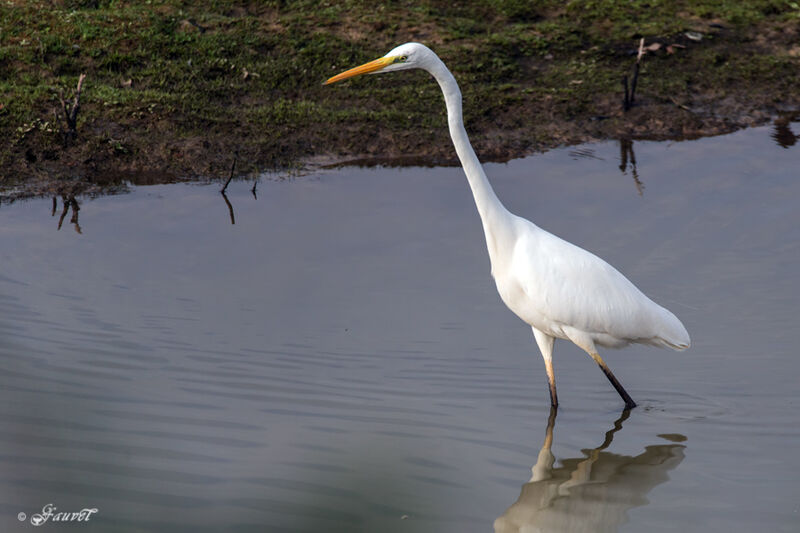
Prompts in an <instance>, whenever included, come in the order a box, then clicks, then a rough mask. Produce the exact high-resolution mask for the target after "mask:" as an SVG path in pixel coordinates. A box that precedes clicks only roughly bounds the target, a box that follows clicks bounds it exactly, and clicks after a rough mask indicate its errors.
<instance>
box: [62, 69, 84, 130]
mask: <svg viewBox="0 0 800 533" xmlns="http://www.w3.org/2000/svg"><path fill="white" fill-rule="evenodd" d="M84 79H86V74H81V75H80V76H79V77H78V87H77V88H76V89H75V98H74V99H73V100H72V101H70V102H67V101H66V100H64V93H63V92H61V93H59V95H58V99H59V100H60V101H61V110H62V112H63V113H64V121H65V122H66V123H67V131H66V132H65V133H64V144H67V142H69V141H71V140H72V139H74V138H75V137H77V136H78V111H79V110H80V108H81V91H82V90H83V80H84Z"/></svg>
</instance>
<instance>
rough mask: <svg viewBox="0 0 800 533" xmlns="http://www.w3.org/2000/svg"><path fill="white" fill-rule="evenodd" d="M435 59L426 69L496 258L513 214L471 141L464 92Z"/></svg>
mask: <svg viewBox="0 0 800 533" xmlns="http://www.w3.org/2000/svg"><path fill="white" fill-rule="evenodd" d="M434 58H435V59H432V60H431V61H430V63H429V64H428V65H426V68H425V70H427V71H428V72H430V73H431V75H433V77H434V78H435V79H436V81H437V82H439V86H440V87H441V89H442V93H443V94H444V101H445V105H446V106H447V123H448V125H449V127H450V137H451V138H452V139H453V145H454V146H455V148H456V153H457V154H458V159H459V160H460V161H461V166H462V167H463V168H464V174H466V175H467V181H469V186H470V189H472V196H473V198H474V199H475V205H476V206H477V208H478V214H479V215H480V217H481V222H483V229H484V232H485V234H486V244H487V246H488V248H489V255H490V256H492V258H493V255H494V248H495V244H496V243H497V240H498V239H503V238H505V237H507V236H508V235H507V233H508V232H509V231H510V230H511V228H510V224H509V221H510V218H511V217H512V216H513V215H511V213H509V212H508V210H507V209H506V208H505V206H503V204H502V203H501V202H500V200H499V199H498V198H497V195H496V194H495V193H494V190H493V189H492V186H491V184H490V183H489V180H488V179H487V177H486V173H485V172H484V171H483V166H482V165H481V162H480V161H479V160H478V156H477V155H475V150H473V149H472V145H471V144H470V142H469V138H468V137H467V130H466V129H464V119H463V115H462V111H461V90H460V89H459V88H458V83H456V79H455V78H454V77H453V74H452V73H451V72H450V70H448V68H447V67H446V66H445V64H444V63H443V62H442V60H441V59H439V58H438V57H436V56H434ZM493 259H494V258H493Z"/></svg>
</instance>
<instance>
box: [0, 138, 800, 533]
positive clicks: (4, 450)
mask: <svg viewBox="0 0 800 533" xmlns="http://www.w3.org/2000/svg"><path fill="white" fill-rule="evenodd" d="M784 137H785V136H784ZM783 144H784V145H783V146H781V145H779V144H776V142H775V141H773V139H772V138H771V137H770V131H769V130H768V129H765V128H760V129H752V130H747V131H742V132H739V133H736V134H733V135H729V136H725V137H718V138H712V139H703V140H700V141H693V142H681V143H639V142H636V143H635V144H624V143H623V144H622V145H621V146H620V144H618V143H602V144H593V145H587V146H582V147H572V148H564V149H560V150H554V151H551V152H549V153H547V154H543V155H538V156H535V157H530V158H527V159H523V160H518V161H513V162H511V163H508V164H505V165H499V164H491V165H487V172H488V174H489V176H490V179H491V180H492V182H493V184H494V186H495V189H496V191H497V193H498V196H499V197H500V198H501V199H502V200H503V201H504V202H505V203H506V205H507V206H508V207H509V209H511V210H512V211H513V212H515V213H517V214H520V215H523V216H525V217H528V218H530V219H531V220H533V221H535V222H536V223H537V224H539V225H540V226H542V227H544V228H545V229H547V230H549V231H552V232H554V233H556V234H558V235H560V236H561V237H563V238H566V239H568V240H570V241H572V242H574V243H575V244H578V245H580V246H583V247H585V248H587V249H589V250H591V251H592V252H594V253H596V254H598V255H600V256H602V257H604V258H605V259H606V260H608V261H609V262H610V263H612V264H613V265H615V266H616V267H617V268H619V269H620V270H621V271H622V272H623V273H625V274H626V275H627V276H628V277H629V278H630V279H631V280H632V281H634V282H635V283H636V284H637V285H638V286H639V287H640V288H641V289H642V290H643V291H644V292H645V293H646V294H648V295H649V296H651V297H652V298H653V299H655V300H656V301H658V302H659V303H661V304H662V305H664V306H666V307H668V308H670V309H671V310H672V311H674V312H675V313H676V314H677V315H678V316H679V317H680V318H681V319H682V321H683V322H684V324H685V325H686V327H687V329H688V330H689V332H690V333H691V335H692V340H693V346H692V348H691V349H690V350H689V351H686V352H683V353H675V352H670V351H662V350H657V349H654V348H646V347H638V346H633V347H629V348H627V349H625V350H622V351H608V350H607V351H605V352H603V353H602V354H603V356H604V358H605V359H606V361H607V362H608V364H609V366H610V367H611V368H612V369H613V370H614V372H615V373H616V375H617V377H618V378H619V379H620V381H621V382H622V383H623V384H624V385H625V387H626V388H627V390H628V392H630V393H631V395H632V396H633V398H634V399H635V400H637V402H638V403H639V407H638V408H636V409H635V410H633V411H632V412H630V413H622V407H623V406H622V402H621V400H620V398H619V396H618V395H617V394H616V393H615V392H614V390H613V389H612V388H611V386H610V385H609V383H608V382H607V381H606V379H605V378H604V377H603V375H602V373H601V372H600V371H599V370H598V369H597V367H596V365H595V364H594V363H593V362H592V361H591V360H590V359H589V358H588V357H587V356H586V355H585V354H584V353H582V352H581V351H580V350H579V349H578V348H576V347H574V346H572V345H570V344H568V343H566V342H564V341H558V342H557V343H556V349H555V367H556V376H557V380H558V384H559V397H560V400H561V402H562V406H561V407H560V409H559V412H558V416H557V417H556V418H552V417H550V416H549V415H550V410H549V401H548V400H549V398H548V392H547V387H546V379H545V375H544V365H543V363H542V360H541V357H540V355H539V353H538V350H537V349H536V346H535V344H534V342H533V338H532V335H531V333H530V329H529V328H528V327H527V326H526V325H525V324H523V323H522V322H520V321H519V320H518V319H517V318H516V317H515V316H514V315H512V314H511V313H510V312H509V311H508V310H506V309H505V308H504V306H503V304H502V302H501V301H500V299H499V297H498V296H497V294H496V292H495V288H494V285H493V283H492V281H491V279H490V277H489V261H488V257H487V254H486V251H485V245H484V243H483V241H482V231H481V226H480V221H479V219H478V216H477V213H476V212H475V207H474V205H473V203H472V198H471V195H470V192H469V189H468V188H467V184H466V180H465V179H464V177H463V174H462V172H461V170H460V169H458V168H435V169H422V168H407V169H400V170H398V169H356V168H345V169H339V170H336V171H328V172H322V173H318V174H314V175H310V176H305V177H301V178H297V179H293V180H269V179H264V180H262V181H261V182H260V183H259V185H258V198H257V199H254V198H253V196H252V195H251V193H250V187H251V184H249V183H244V182H233V183H231V185H230V186H229V188H228V200H229V201H230V204H231V209H232V210H233V212H234V213H235V225H232V224H231V212H230V211H229V208H228V206H227V205H226V204H225V202H224V201H223V199H222V198H221V197H220V195H219V194H218V187H217V186H208V185H206V186H198V185H186V184H181V185H161V186H148V187H135V188H134V189H133V190H132V192H131V193H130V194H125V195H120V196H113V197H103V198H98V199H94V200H88V199H78V201H79V202H80V211H79V212H78V217H75V216H74V213H73V212H71V211H70V212H68V214H67V215H66V216H65V217H64V218H63V220H61V228H60V229H58V226H59V219H60V218H61V214H62V205H61V200H59V203H58V206H57V209H56V210H55V214H53V215H51V213H52V203H51V200H49V199H45V200H35V201H28V202H22V203H16V204H13V205H11V206H7V205H6V206H3V207H2V208H0V264H2V270H0V365H1V366H0V368H1V369H2V371H0V399H2V402H0V420H1V421H2V423H3V431H2V432H0V529H2V530H3V531H28V530H30V529H31V528H32V527H34V526H32V525H31V524H30V522H28V521H25V522H20V521H18V517H17V515H18V513H20V512H24V513H26V516H27V517H28V518H29V517H30V516H31V515H33V514H35V513H37V512H41V509H42V507H43V506H44V505H46V504H48V503H53V504H54V505H56V506H57V507H58V508H59V510H64V511H74V510H80V509H83V508H97V509H98V512H97V514H95V515H93V516H92V518H91V520H90V521H89V522H87V523H83V524H80V525H79V526H73V527H74V528H75V529H76V530H77V528H80V529H81V530H82V531H104V532H105V531H112V532H113V531H119V532H130V531H220V530H230V531H364V532H368V531H369V532H371V531H409V532H412V531H413V532H471V531H475V532H478V531H492V530H493V529H494V530H496V531H498V532H509V531H519V530H521V529H523V528H524V527H533V526H535V527H540V528H542V529H543V530H551V531H559V530H570V531H675V530H683V531H733V532H737V531H741V532H751V531H797V528H798V524H799V523H800V498H798V496H800V482H799V481H798V479H799V478H800V458H798V453H797V449H798V443H799V442H800V425H798V415H797V412H798V407H799V406H800V387H798V385H800V357H798V355H797V351H796V348H795V346H796V343H795V341H794V338H795V336H796V332H797V331H798V325H799V324H798V315H797V309H798V308H800V301H799V298H798V296H799V295H798V287H799V286H800V283H799V282H800V268H798V266H799V265H798V259H800V210H798V209H797V198H798V197H800V180H798V172H797V168H798V162H800V150H799V149H798V148H797V147H796V146H794V145H792V144H787V143H783ZM78 229H79V230H80V232H79V231H77V230H78ZM47 525H48V527H52V528H54V529H56V528H60V527H64V526H59V525H58V524H53V523H50V524H47Z"/></svg>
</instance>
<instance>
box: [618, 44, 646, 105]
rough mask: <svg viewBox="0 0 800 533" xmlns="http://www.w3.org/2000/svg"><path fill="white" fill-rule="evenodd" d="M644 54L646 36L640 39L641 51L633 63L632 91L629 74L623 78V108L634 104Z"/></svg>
mask: <svg viewBox="0 0 800 533" xmlns="http://www.w3.org/2000/svg"><path fill="white" fill-rule="evenodd" d="M643 56H644V37H642V38H641V39H640V40H639V51H638V53H637V54H636V63H634V65H633V76H632V78H631V88H630V92H629V91H628V76H623V78H622V85H623V88H624V94H623V100H622V110H623V111H627V110H628V109H630V108H631V106H632V105H633V102H634V100H635V99H636V83H637V82H638V81H639V65H640V64H641V62H642V57H643Z"/></svg>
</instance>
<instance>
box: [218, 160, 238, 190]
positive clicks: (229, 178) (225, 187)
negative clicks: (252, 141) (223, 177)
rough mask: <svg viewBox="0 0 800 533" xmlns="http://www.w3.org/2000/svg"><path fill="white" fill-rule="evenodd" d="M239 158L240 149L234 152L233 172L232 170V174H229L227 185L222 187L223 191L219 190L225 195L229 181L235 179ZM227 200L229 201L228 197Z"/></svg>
mask: <svg viewBox="0 0 800 533" xmlns="http://www.w3.org/2000/svg"><path fill="white" fill-rule="evenodd" d="M238 158H239V152H238V151H237V152H234V154H233V163H231V172H230V174H229V175H228V181H226V182H225V185H224V186H223V187H222V190H221V191H219V192H221V193H222V194H223V195H224V194H225V190H226V189H227V188H228V184H229V183H230V182H231V180H232V179H233V171H234V170H235V169H236V160H237V159H238ZM225 201H226V202H227V198H226V199H225Z"/></svg>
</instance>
